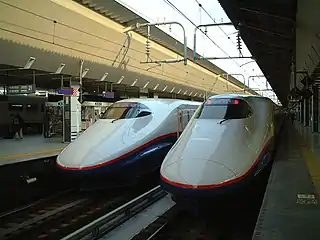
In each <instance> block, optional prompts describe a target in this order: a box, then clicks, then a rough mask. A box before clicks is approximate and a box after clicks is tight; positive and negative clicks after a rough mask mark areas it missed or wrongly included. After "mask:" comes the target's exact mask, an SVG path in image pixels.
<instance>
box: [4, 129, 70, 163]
mask: <svg viewBox="0 0 320 240" xmlns="http://www.w3.org/2000/svg"><path fill="white" fill-rule="evenodd" d="M67 145H68V143H62V142H61V137H58V138H55V137H53V138H43V136H42V135H35V136H25V137H24V139H21V140H13V139H1V140H0V166H3V165H7V164H13V163H19V162H25V161H31V160H37V159H41V158H47V157H53V156H56V155H58V154H59V153H60V152H61V151H62V150H63V149H64V148H65V147H66V146H67Z"/></svg>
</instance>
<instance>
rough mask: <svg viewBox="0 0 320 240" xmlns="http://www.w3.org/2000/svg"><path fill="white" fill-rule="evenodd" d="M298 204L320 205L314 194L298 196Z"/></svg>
mask: <svg viewBox="0 0 320 240" xmlns="http://www.w3.org/2000/svg"><path fill="white" fill-rule="evenodd" d="M296 203H297V204H318V201H317V199H316V196H315V195H314V194H302V193H298V194H297V201H296Z"/></svg>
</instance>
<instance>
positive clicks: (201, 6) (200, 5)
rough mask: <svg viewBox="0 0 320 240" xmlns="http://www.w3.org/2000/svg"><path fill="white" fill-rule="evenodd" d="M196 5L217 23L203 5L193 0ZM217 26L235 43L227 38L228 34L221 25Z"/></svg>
mask: <svg viewBox="0 0 320 240" xmlns="http://www.w3.org/2000/svg"><path fill="white" fill-rule="evenodd" d="M194 1H195V2H196V3H197V4H198V6H199V7H200V8H201V9H202V10H203V11H204V12H205V13H206V14H207V15H208V17H209V18H210V19H211V20H212V21H213V22H214V23H217V21H216V20H215V19H214V18H213V17H212V16H211V14H210V13H209V12H208V11H207V10H206V9H205V8H204V6H203V5H202V4H201V3H200V2H199V1H198V0H194ZM218 28H219V29H220V30H221V31H222V32H223V34H224V35H225V36H226V37H227V38H228V39H229V40H230V41H231V42H232V43H233V44H234V45H235V43H234V42H233V41H232V39H230V38H229V35H228V34H227V33H226V32H225V31H223V29H222V27H220V26H218Z"/></svg>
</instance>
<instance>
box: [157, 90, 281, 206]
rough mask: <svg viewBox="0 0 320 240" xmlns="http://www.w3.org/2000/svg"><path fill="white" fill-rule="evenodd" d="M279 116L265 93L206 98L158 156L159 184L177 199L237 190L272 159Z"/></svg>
mask: <svg viewBox="0 0 320 240" xmlns="http://www.w3.org/2000/svg"><path fill="white" fill-rule="evenodd" d="M283 116H284V113H283V111H282V110H281V109H280V108H279V107H277V106H276V105H275V104H274V103H273V102H272V101H271V100H270V99H269V98H265V97H261V96H249V95H238V94H223V95H216V96H212V97H209V98H208V99H207V101H205V102H204V103H203V104H202V105H201V106H200V107H199V108H198V109H197V111H196V112H195V114H194V116H193V117H192V119H191V120H190V121H189V123H188V125H187V126H186V128H185V129H184V131H183V133H182V135H181V136H180V138H179V139H178V141H177V142H176V143H175V145H174V146H173V147H172V148H171V150H170V151H169V152H168V154H167V155H166V157H165V159H164V160H163V162H162V165H161V169H160V177H161V185H162V186H163V187H164V188H165V189H166V190H167V191H168V192H169V193H171V194H172V196H173V199H174V200H175V201H177V202H179V201H180V200H181V201H184V200H188V201H194V200H202V199H203V200H208V199H210V198H211V199H212V198H216V197H217V196H226V194H227V193H232V192H235V190H236V189H241V188H239V187H240V186H244V184H245V183H248V182H250V181H249V180H252V179H254V178H255V177H256V176H257V175H259V173H260V172H261V171H262V170H263V169H264V168H265V167H266V166H267V165H268V164H269V163H270V162H271V161H272V159H273V153H274V150H275V146H276V144H275V137H276V135H277V132H278V131H279V129H280V128H281V122H282V120H283Z"/></svg>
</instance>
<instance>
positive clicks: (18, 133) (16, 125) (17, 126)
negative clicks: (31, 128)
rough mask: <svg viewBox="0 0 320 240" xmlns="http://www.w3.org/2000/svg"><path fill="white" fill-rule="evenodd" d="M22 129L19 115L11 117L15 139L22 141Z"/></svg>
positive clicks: (21, 120)
mask: <svg viewBox="0 0 320 240" xmlns="http://www.w3.org/2000/svg"><path fill="white" fill-rule="evenodd" d="M22 129H23V119H22V117H21V116H20V115H19V113H17V114H16V115H15V116H14V117H13V131H14V137H15V139H23V131H22Z"/></svg>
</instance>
